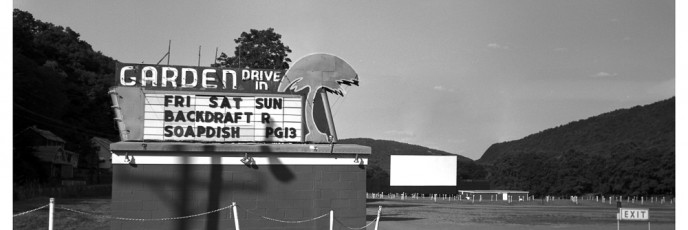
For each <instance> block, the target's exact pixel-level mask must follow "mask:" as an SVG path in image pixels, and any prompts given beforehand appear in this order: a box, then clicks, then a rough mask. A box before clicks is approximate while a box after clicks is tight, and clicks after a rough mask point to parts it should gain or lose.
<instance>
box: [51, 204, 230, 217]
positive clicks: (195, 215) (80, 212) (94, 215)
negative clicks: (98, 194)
mask: <svg viewBox="0 0 688 230" xmlns="http://www.w3.org/2000/svg"><path fill="white" fill-rule="evenodd" d="M231 207H233V205H229V206H225V207H222V208H219V209H215V210H213V211H209V212H203V213H198V214H193V215H188V216H179V217H166V218H152V219H144V218H126V217H116V216H109V215H97V214H93V213H88V212H83V211H79V210H74V209H70V208H65V207H57V208H58V209H62V210H66V211H70V212H74V213H79V214H83V215H87V216H92V217H95V218H103V219H113V220H124V221H168V220H181V219H188V218H194V217H199V216H204V215H208V214H212V213H216V212H219V211H222V210H225V209H228V208H231Z"/></svg>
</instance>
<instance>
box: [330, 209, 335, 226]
mask: <svg viewBox="0 0 688 230" xmlns="http://www.w3.org/2000/svg"><path fill="white" fill-rule="evenodd" d="M332 229H334V211H333V210H330V230H332Z"/></svg>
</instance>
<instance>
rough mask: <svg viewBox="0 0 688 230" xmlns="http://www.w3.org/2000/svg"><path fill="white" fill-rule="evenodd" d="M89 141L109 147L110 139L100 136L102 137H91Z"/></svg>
mask: <svg viewBox="0 0 688 230" xmlns="http://www.w3.org/2000/svg"><path fill="white" fill-rule="evenodd" d="M91 143H94V144H96V145H100V146H102V147H104V148H106V149H110V144H111V143H112V141H110V140H108V139H105V138H102V137H93V138H91Z"/></svg>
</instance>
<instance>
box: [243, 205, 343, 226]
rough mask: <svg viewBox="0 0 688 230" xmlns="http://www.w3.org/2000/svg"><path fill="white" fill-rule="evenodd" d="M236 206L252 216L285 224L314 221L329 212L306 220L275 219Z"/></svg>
mask: <svg viewBox="0 0 688 230" xmlns="http://www.w3.org/2000/svg"><path fill="white" fill-rule="evenodd" d="M238 207H239V208H241V209H242V210H244V211H246V212H247V213H250V214H252V215H254V216H258V217H260V218H263V219H266V220H271V221H275V222H280V223H285V224H300V223H306V222H311V221H315V220H317V219H320V218H323V217H326V216H327V215H329V214H330V213H325V214H322V215H320V216H318V217H313V218H310V219H306V220H279V219H275V218H270V217H267V216H263V215H259V214H257V213H255V212H251V211H250V210H248V209H245V208H242V207H241V206H238Z"/></svg>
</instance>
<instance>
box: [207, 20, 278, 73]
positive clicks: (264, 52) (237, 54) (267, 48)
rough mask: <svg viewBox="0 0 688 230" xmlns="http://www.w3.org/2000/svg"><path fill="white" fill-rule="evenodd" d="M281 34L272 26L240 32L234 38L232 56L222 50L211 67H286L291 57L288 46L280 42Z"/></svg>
mask: <svg viewBox="0 0 688 230" xmlns="http://www.w3.org/2000/svg"><path fill="white" fill-rule="evenodd" d="M281 38H282V35H280V34H278V33H275V30H274V29H273V28H268V29H267V30H255V29H251V31H250V33H246V32H242V33H241V36H239V38H237V39H234V42H235V43H236V44H238V45H237V47H236V49H235V50H234V56H232V57H229V56H228V55H227V54H225V53H224V52H223V53H222V54H221V55H220V57H218V58H217V61H218V63H217V64H213V65H211V66H213V67H225V68H255V69H288V68H289V62H291V59H289V58H288V57H287V55H288V54H289V53H291V49H289V46H285V45H284V44H282V41H281V40H280V39H281Z"/></svg>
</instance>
